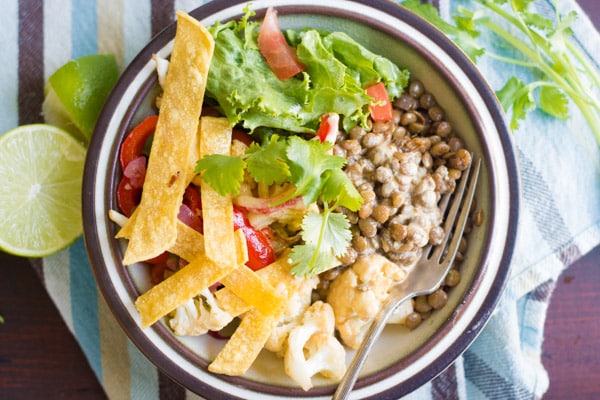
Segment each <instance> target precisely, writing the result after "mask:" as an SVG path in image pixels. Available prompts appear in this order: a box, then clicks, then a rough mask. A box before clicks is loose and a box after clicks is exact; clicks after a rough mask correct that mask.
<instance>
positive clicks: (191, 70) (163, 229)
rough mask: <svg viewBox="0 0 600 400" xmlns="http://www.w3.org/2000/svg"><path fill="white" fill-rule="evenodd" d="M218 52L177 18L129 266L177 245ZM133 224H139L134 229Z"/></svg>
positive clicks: (204, 34)
mask: <svg viewBox="0 0 600 400" xmlns="http://www.w3.org/2000/svg"><path fill="white" fill-rule="evenodd" d="M213 50H214V41H213V38H212V36H211V34H210V33H209V32H208V31H207V30H206V28H204V27H203V26H202V25H201V24H200V23H199V22H198V21H196V20H195V19H194V18H192V17H190V16H189V15H187V14H185V13H183V12H178V13H177V31H176V34H175V40H174V44H173V52H172V54H171V62H170V64H169V70H168V72H167V76H166V80H165V87H164V93H163V95H162V100H161V106H160V112H159V117H158V122H157V126H156V131H155V133H154V139H153V142H152V149H151V150H150V157H149V159H148V168H147V172H146V180H145V182H144V188H143V192H142V199H141V202H140V205H139V206H138V210H137V211H138V212H137V215H136V216H135V218H133V219H130V221H129V223H128V224H127V225H126V226H125V227H124V228H123V229H124V231H125V232H130V234H129V235H128V236H129V243H128V246H127V250H126V251H125V257H124V259H123V263H124V264H125V265H128V264H132V263H134V262H138V261H143V260H147V259H149V258H152V257H155V256H157V255H159V254H161V253H162V252H163V251H165V250H167V249H168V248H169V247H171V246H172V245H173V243H175V240H176V235H177V227H176V225H177V214H178V212H179V206H180V204H181V200H182V198H183V193H184V191H185V188H186V186H187V184H188V182H189V181H190V180H191V178H192V171H190V168H191V165H192V160H190V158H191V157H192V154H193V152H192V151H190V149H191V148H194V147H196V143H197V141H196V140H197V139H196V135H197V132H198V119H199V117H200V112H201V111H202V102H203V100H204V91H205V88H206V80H207V77H208V68H209V66H210V62H211V59H212V54H213ZM193 161H195V160H193ZM133 221H135V224H133V227H130V226H129V225H130V224H132V223H133ZM119 236H125V233H123V234H120V235H119Z"/></svg>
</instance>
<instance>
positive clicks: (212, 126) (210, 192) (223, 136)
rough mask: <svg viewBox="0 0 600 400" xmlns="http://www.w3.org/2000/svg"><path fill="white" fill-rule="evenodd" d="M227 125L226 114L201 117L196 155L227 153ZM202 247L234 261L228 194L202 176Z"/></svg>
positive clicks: (213, 255)
mask: <svg viewBox="0 0 600 400" xmlns="http://www.w3.org/2000/svg"><path fill="white" fill-rule="evenodd" d="M230 151H231V125H230V124H229V121H228V120H227V119H226V118H215V117H202V119H201V120H200V157H204V156H206V155H211V154H223V155H229V153H230ZM200 195H201V196H202V218H203V221H204V222H203V226H204V251H205V252H206V256H207V257H208V258H210V259H211V260H214V261H215V262H217V263H225V264H230V265H231V264H234V265H235V264H236V255H235V250H234V249H235V247H234V246H235V243H234V236H233V232H234V231H233V204H232V202H231V196H221V195H220V194H219V193H217V191H216V190H215V189H213V187H212V186H210V185H209V184H208V183H206V182H205V181H204V180H203V181H201V182H200Z"/></svg>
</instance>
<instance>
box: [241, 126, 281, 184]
mask: <svg viewBox="0 0 600 400" xmlns="http://www.w3.org/2000/svg"><path fill="white" fill-rule="evenodd" d="M286 148H287V144H286V141H285V140H279V137H278V136H276V135H274V136H272V137H271V138H270V140H269V141H267V142H265V143H264V144H263V145H262V146H261V145H259V144H258V143H256V142H254V143H252V144H251V145H250V148H249V149H248V150H247V151H246V155H247V159H246V163H247V166H248V172H250V175H252V177H253V178H254V179H255V180H256V181H257V182H262V183H265V184H267V185H271V184H273V183H283V182H285V181H286V180H287V179H288V178H289V177H290V167H289V165H288V164H287V156H286Z"/></svg>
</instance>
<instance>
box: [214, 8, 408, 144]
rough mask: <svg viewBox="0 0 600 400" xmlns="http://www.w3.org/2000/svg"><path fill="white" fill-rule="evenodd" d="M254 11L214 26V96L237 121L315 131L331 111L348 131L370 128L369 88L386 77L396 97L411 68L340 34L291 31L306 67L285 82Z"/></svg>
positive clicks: (253, 126)
mask: <svg viewBox="0 0 600 400" xmlns="http://www.w3.org/2000/svg"><path fill="white" fill-rule="evenodd" d="M251 15H253V13H252V11H249V10H247V12H246V15H245V16H244V18H242V19H241V20H239V21H229V22H227V23H226V24H219V23H217V24H215V25H213V26H212V27H211V28H210V31H211V34H212V35H213V37H214V40H215V51H214V55H213V60H212V63H211V67H210V70H209V76H208V82H207V88H206V91H207V96H208V97H210V98H212V99H213V100H215V101H216V103H217V104H218V106H219V107H220V108H221V110H222V112H223V113H224V114H225V116H226V117H227V118H228V119H229V121H230V122H231V123H232V124H239V123H241V124H242V125H243V126H244V127H245V128H247V129H249V130H250V131H254V130H255V129H256V128H259V127H266V128H273V129H281V130H285V131H290V132H298V133H314V132H315V131H316V130H317V128H318V125H319V121H320V118H321V116H322V115H323V114H325V113H328V112H335V113H337V114H340V116H341V117H342V124H343V127H344V129H346V130H349V129H350V128H352V127H353V126H356V125H358V124H361V125H366V123H367V117H368V113H369V110H368V107H367V106H368V104H369V103H370V102H371V98H370V97H369V96H368V95H367V94H366V92H365V90H364V89H365V87H367V86H368V85H371V84H374V83H377V82H379V81H383V82H384V83H385V85H386V88H387V90H388V93H389V94H390V96H391V97H392V98H393V97H396V96H398V95H400V94H401V93H402V91H403V89H404V87H406V85H407V83H408V78H409V75H408V72H407V71H406V70H401V69H400V68H398V67H397V66H396V65H395V64H394V63H392V62H391V61H390V60H388V59H386V58H384V57H381V56H378V55H375V54H373V53H371V52H370V51H368V50H367V49H366V48H364V47H363V46H362V45H360V44H359V43H358V42H356V41H355V40H354V39H352V38H351V37H350V36H348V35H346V34H344V33H340V32H333V33H330V32H327V31H322V30H316V29H306V30H303V31H300V32H296V31H288V32H286V35H287V37H288V40H290V42H291V44H292V45H293V46H295V47H296V49H297V54H298V58H299V59H300V61H302V63H303V64H304V65H305V66H306V71H305V72H303V73H301V74H298V75H297V76H296V77H293V78H290V79H285V80H279V79H278V78H277V77H276V76H275V74H274V73H273V71H271V69H270V68H269V66H268V65H267V63H266V61H265V60H264V58H263V56H262V54H261V53H260V51H259V49H258V42H257V38H258V32H259V30H260V22H258V21H252V20H250V16H251Z"/></svg>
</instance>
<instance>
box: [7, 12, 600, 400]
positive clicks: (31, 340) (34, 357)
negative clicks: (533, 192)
mask: <svg viewBox="0 0 600 400" xmlns="http://www.w3.org/2000/svg"><path fill="white" fill-rule="evenodd" d="M579 2H580V4H581V6H582V7H584V8H585V9H586V11H587V12H588V14H589V15H590V16H591V17H592V19H593V20H594V22H595V24H596V26H600V1H599V0H580V1H579ZM0 271H1V274H2V275H1V276H0V315H2V316H3V317H4V318H5V320H6V321H5V323H4V324H1V325H0V399H7V400H8V399H15V400H18V399H59V398H60V399H77V400H87V399H90V400H91V399H106V395H105V394H104V392H103V390H102V388H101V387H100V385H99V384H98V382H97V380H96V378H95V376H94V374H93V373H92V370H91V369H90V367H89V366H88V364H87V361H86V359H85V357H84V356H83V353H82V352H81V350H80V348H79V346H78V344H77V342H76V341H75V339H74V338H73V336H72V335H71V333H70V332H69V331H68V329H67V327H66V326H65V324H64V322H63V321H62V319H61V317H60V315H59V313H58V311H57V309H56V307H55V306H54V304H53V303H52V301H51V300H50V298H49V297H48V295H47V294H46V292H45V290H44V288H43V287H42V285H41V283H40V281H39V279H38V277H37V275H36V274H35V271H34V270H33V268H31V267H30V265H29V262H28V261H27V260H25V259H20V258H17V257H12V256H9V255H7V254H4V253H1V252H0ZM542 361H543V363H544V366H545V367H546V369H547V370H548V373H549V375H550V389H549V390H548V392H547V394H546V395H545V396H544V400H559V399H560V400H562V399H573V400H584V399H590V400H592V399H594V400H595V399H598V398H600V246H599V247H596V248H595V249H594V250H593V251H592V252H590V253H588V255H587V256H586V257H584V258H582V259H581V260H579V261H578V262H577V263H575V264H574V265H572V266H571V267H569V268H568V269H567V270H566V271H565V272H564V273H563V275H562V276H561V277H560V279H559V281H558V283H557V286H556V289H555V291H554V294H553V296H552V300H551V302H550V307H549V310H548V314H547V319H546V327H545V341H544V345H543V355H542Z"/></svg>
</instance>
